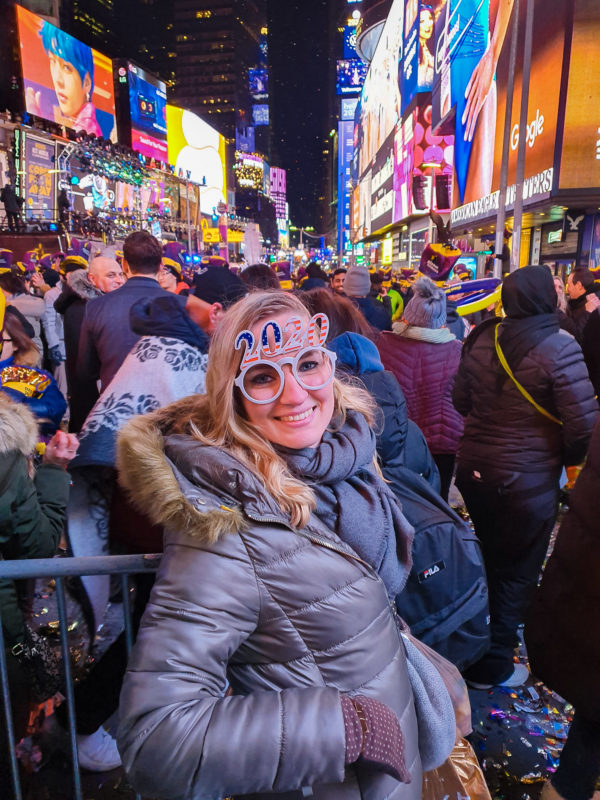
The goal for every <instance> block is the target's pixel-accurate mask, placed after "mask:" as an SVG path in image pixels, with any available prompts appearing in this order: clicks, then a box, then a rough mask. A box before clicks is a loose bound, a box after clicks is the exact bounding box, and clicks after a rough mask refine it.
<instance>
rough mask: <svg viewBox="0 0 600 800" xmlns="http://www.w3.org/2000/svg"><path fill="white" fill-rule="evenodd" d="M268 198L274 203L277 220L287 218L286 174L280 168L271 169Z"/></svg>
mask: <svg viewBox="0 0 600 800" xmlns="http://www.w3.org/2000/svg"><path fill="white" fill-rule="evenodd" d="M269 180H270V197H271V199H272V200H273V202H274V203H275V216H276V217H277V219H279V220H284V219H286V218H287V174H286V171H285V170H284V169H281V168H280V167H271V170H270V175H269Z"/></svg>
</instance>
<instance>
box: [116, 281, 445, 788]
mask: <svg viewBox="0 0 600 800" xmlns="http://www.w3.org/2000/svg"><path fill="white" fill-rule="evenodd" d="M328 327H329V323H328V320H327V317H326V316H325V315H323V314H317V315H315V316H314V317H312V318H311V317H310V316H309V314H308V312H307V310H306V309H305V307H304V306H303V305H302V304H301V303H300V301H299V300H298V299H297V298H295V297H294V296H292V295H288V294H285V293H283V292H254V293H251V294H250V295H248V296H247V297H246V298H244V299H242V300H240V301H239V302H238V303H236V304H235V305H233V306H232V307H231V308H230V309H229V310H228V311H227V312H226V313H225V314H224V315H223V317H222V318H221V320H220V322H219V323H218V326H217V330H216V331H215V335H214V336H213V337H212V339H211V345H210V349H209V360H208V370H207V374H206V394H205V395H195V396H192V397H188V398H186V399H185V400H182V401H178V402H177V403H174V404H172V405H171V406H167V407H166V408H163V409H160V410H158V411H156V412H154V413H152V414H149V415H147V416H142V417H136V418H134V419H133V420H131V421H130V422H129V423H128V425H127V426H126V427H125V428H124V429H123V430H122V431H121V434H120V437H119V445H118V457H117V461H118V467H119V472H120V481H121V484H122V486H123V488H124V489H125V490H126V491H127V492H128V493H129V496H130V497H131V498H132V500H133V501H134V503H135V504H136V505H137V506H138V508H143V509H144V510H145V511H146V513H149V514H150V515H151V517H152V519H153V521H154V523H158V524H161V525H163V526H164V528H165V537H164V555H163V559H162V563H161V567H160V570H159V573H158V576H157V581H156V584H155V586H154V589H153V591H152V595H151V598H150V601H149V603H148V605H147V607H146V611H145V613H144V617H143V619H142V622H141V626H140V631H139V635H138V639H137V643H136V644H135V646H134V650H133V652H132V655H131V657H130V661H129V665H128V671H127V674H126V676H125V680H124V683H123V689H122V692H121V703H120V709H119V719H120V726H119V731H118V735H117V741H118V744H119V749H120V752H121V757H122V760H123V764H124V767H125V769H126V771H127V773H128V779H129V781H130V782H131V783H132V785H133V786H135V788H136V790H137V791H139V792H141V793H144V794H145V793H149V794H152V796H154V797H161V798H182V797H227V796H231V795H244V794H252V795H256V796H257V797H263V796H267V795H268V796H269V797H277V796H280V797H283V796H284V795H285V798H286V800H287V798H298V799H300V798H302V797H306V796H310V795H312V796H314V797H315V798H320V800H328V799H329V798H333V797H336V798H357V800H358V798H363V797H386V798H393V799H394V800H417V798H420V797H421V788H422V778H421V773H422V767H425V768H430V767H431V765H430V764H423V765H422V763H421V756H420V754H419V744H418V733H417V721H416V715H415V710H414V702H413V696H412V690H411V685H410V682H409V677H408V672H407V662H406V655H405V651H404V648H403V646H402V643H401V640H400V638H399V634H398V627H397V620H396V619H395V616H394V613H393V610H392V608H391V606H390V598H392V597H395V595H396V594H398V593H399V592H400V591H401V590H402V588H403V586H404V583H405V581H406V577H407V574H408V571H409V569H410V561H411V558H410V552H411V539H412V529H411V528H410V526H409V525H408V524H407V522H406V520H405V518H404V517H403V515H402V513H401V510H400V507H399V505H398V503H397V501H396V500H395V497H394V495H393V494H392V493H391V491H390V490H389V489H388V488H387V486H386V484H385V483H384V481H383V480H382V479H381V477H380V472H379V469H378V467H377V465H376V461H375V435H374V433H373V430H372V428H371V424H372V422H373V401H372V400H371V397H370V395H368V394H367V393H366V392H365V391H364V390H363V389H359V388H357V386H356V385H355V384H352V383H347V382H344V381H343V380H342V379H341V378H340V377H338V376H337V375H336V372H335V360H336V359H335V354H334V353H333V352H331V351H329V350H328V349H326V347H325V345H324V343H325V342H326V339H327V334H328ZM452 724H454V721H452ZM442 760H443V759H442Z"/></svg>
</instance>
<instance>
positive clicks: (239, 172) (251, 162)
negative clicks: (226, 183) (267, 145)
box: [233, 151, 265, 191]
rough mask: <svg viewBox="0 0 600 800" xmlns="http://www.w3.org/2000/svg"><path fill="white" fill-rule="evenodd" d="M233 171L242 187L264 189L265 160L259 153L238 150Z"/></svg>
mask: <svg viewBox="0 0 600 800" xmlns="http://www.w3.org/2000/svg"><path fill="white" fill-rule="evenodd" d="M233 171H234V173H235V179H236V181H237V184H238V186H239V187H240V189H255V190H256V191H262V190H263V189H264V185H265V162H264V159H263V158H262V157H261V156H259V155H258V154H256V153H242V152H239V151H238V152H236V154H235V164H234V167H233Z"/></svg>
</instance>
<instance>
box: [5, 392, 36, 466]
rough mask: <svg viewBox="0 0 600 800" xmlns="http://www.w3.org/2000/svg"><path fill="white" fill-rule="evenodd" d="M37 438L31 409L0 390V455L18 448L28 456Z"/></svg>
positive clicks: (33, 448)
mask: <svg viewBox="0 0 600 800" xmlns="http://www.w3.org/2000/svg"><path fill="white" fill-rule="evenodd" d="M37 440H38V425H37V422H36V419H35V417H34V416H33V414H32V413H31V411H30V410H29V409H28V408H27V406H26V405H24V404H23V403H15V402H13V401H12V400H11V399H10V398H9V397H8V395H6V394H4V392H0V455H6V454H7V453H11V452H14V451H15V450H18V451H19V452H20V453H22V454H23V455H24V456H25V457H26V458H29V456H31V455H32V453H33V451H34V450H35V446H36V444H37Z"/></svg>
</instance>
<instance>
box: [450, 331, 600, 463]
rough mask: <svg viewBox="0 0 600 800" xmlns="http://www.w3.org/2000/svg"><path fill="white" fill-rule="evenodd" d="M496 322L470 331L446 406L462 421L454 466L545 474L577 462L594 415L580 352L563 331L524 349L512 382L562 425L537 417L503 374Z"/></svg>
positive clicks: (596, 406) (582, 455) (584, 445)
mask: <svg viewBox="0 0 600 800" xmlns="http://www.w3.org/2000/svg"><path fill="white" fill-rule="evenodd" d="M495 327H496V321H495V320H490V321H488V322H484V323H482V325H480V326H479V327H478V328H476V329H475V330H474V331H473V333H471V335H470V336H469V338H468V339H467V341H466V343H465V345H464V346H463V352H462V357H461V361H460V365H459V368H458V373H457V375H456V379H455V382H454V391H453V401H454V405H455V407H456V409H457V410H458V411H459V412H460V413H461V414H462V415H463V417H466V421H465V432H464V436H463V439H462V441H461V443H460V446H459V450H458V462H459V464H460V465H461V466H466V467H467V468H475V469H477V468H478V467H481V466H493V467H495V468H497V469H501V470H515V471H517V472H527V473H533V472H535V473H544V472H551V471H556V469H560V467H561V466H562V465H566V466H570V465H574V464H580V463H581V462H582V461H583V458H584V456H585V453H586V450H587V447H588V444H589V441H590V436H591V432H592V429H593V427H594V423H595V421H596V417H597V414H598V404H597V402H596V400H595V398H594V390H593V387H592V384H591V383H590V379H589V377H588V372H587V368H586V366H585V363H584V360H583V355H582V352H581V348H580V347H579V345H578V344H577V342H576V341H575V339H574V338H573V337H572V336H571V335H570V334H568V333H566V332H565V331H562V330H561V331H560V332H558V333H554V334H552V335H551V336H549V337H548V338H546V339H544V341H542V342H540V344H538V345H537V346H536V347H534V348H533V349H532V350H530V351H529V353H528V354H527V355H526V356H525V357H524V358H523V360H522V361H521V363H520V365H519V367H518V368H517V370H516V371H515V377H516V378H517V380H518V381H519V382H520V383H521V385H522V386H523V387H524V388H525V389H527V391H528V392H529V393H530V394H531V395H532V396H533V397H534V399H535V400H536V402H537V403H539V405H541V406H542V407H543V408H545V409H546V411H549V412H550V413H551V414H552V415H553V416H555V417H558V418H559V419H560V420H562V423H563V424H562V425H558V424H557V423H556V422H553V421H552V420H550V419H548V418H547V417H545V416H544V415H542V414H541V413H540V412H539V411H538V410H537V409H536V408H535V407H534V406H533V405H532V404H531V403H530V402H529V401H528V400H526V399H525V398H524V397H523V395H522V394H521V393H520V391H519V390H518V389H517V387H516V386H515V384H514V383H513V381H512V380H511V379H510V378H509V377H508V375H507V374H506V372H505V371H504V369H503V368H502V366H501V364H500V362H499V360H498V357H497V355H496V350H495V347H494V332H495Z"/></svg>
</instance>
